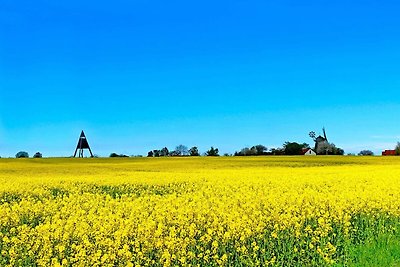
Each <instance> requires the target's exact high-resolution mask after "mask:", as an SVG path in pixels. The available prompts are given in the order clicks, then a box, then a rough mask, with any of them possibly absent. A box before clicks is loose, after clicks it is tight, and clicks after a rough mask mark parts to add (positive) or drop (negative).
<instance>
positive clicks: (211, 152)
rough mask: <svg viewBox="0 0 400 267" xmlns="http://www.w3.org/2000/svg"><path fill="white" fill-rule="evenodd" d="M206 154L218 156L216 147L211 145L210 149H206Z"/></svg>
mask: <svg viewBox="0 0 400 267" xmlns="http://www.w3.org/2000/svg"><path fill="white" fill-rule="evenodd" d="M206 156H208V157H218V156H219V150H218V148H214V147H211V148H210V150H207V152H206Z"/></svg>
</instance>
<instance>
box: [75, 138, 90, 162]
mask: <svg viewBox="0 0 400 267" xmlns="http://www.w3.org/2000/svg"><path fill="white" fill-rule="evenodd" d="M84 149H88V150H89V153H90V156H91V157H92V158H93V153H92V150H91V149H90V146H89V142H88V141H87V138H86V136H85V133H84V132H83V131H82V132H81V135H80V137H79V140H78V145H77V146H76V149H75V153H74V158H75V157H76V153H77V152H79V153H78V157H79V158H83V150H84Z"/></svg>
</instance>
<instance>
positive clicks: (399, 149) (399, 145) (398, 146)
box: [394, 142, 400, 156]
mask: <svg viewBox="0 0 400 267" xmlns="http://www.w3.org/2000/svg"><path fill="white" fill-rule="evenodd" d="M394 150H395V151H396V155H397V156H399V155H400V142H397V144H396V147H395V149H394Z"/></svg>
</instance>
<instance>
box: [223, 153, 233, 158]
mask: <svg viewBox="0 0 400 267" xmlns="http://www.w3.org/2000/svg"><path fill="white" fill-rule="evenodd" d="M231 156H232V155H231V154H229V153H224V157H231Z"/></svg>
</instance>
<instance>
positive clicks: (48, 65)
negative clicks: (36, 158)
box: [0, 0, 400, 157]
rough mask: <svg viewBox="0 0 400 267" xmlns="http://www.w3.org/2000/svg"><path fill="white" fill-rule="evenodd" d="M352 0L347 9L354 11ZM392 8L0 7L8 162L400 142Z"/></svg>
mask: <svg viewBox="0 0 400 267" xmlns="http://www.w3.org/2000/svg"><path fill="white" fill-rule="evenodd" d="M350 2H351V3H350ZM399 10H400V3H399V2H398V1H385V0H383V1H378V0H376V1H368V0H364V1H361V0H355V1H342V0H339V1H323V0H322V1H321V0H318V1H295V0H292V1H285V0H282V1H261V0H260V1H207V0H205V1H144V0H143V1H128V0H127V1H120V0H115V1H75V0H71V1H52V0H47V1H45V0H38V1H18V0H3V1H1V3H0V93H1V94H0V156H2V157H6V156H14V155H15V153H16V152H18V151H20V150H25V151H28V152H29V153H30V154H33V153H35V152H36V151H41V152H42V153H43V154H44V156H68V155H71V154H72V153H73V151H74V148H75V145H76V142H77V138H78V136H79V133H80V131H81V130H82V129H84V130H85V132H86V134H87V137H88V140H89V143H90V144H91V146H92V149H93V151H94V153H96V154H99V155H102V156H107V155H109V153H110V152H117V153H125V154H129V155H132V154H146V152H147V151H148V150H150V149H156V148H161V147H164V146H167V147H169V148H170V149H173V148H174V147H175V146H176V145H178V144H181V143H182V144H185V145H187V146H193V145H197V146H199V148H200V150H201V151H202V152H204V151H205V150H206V149H207V148H209V147H210V146H217V147H219V148H220V151H221V152H222V153H224V152H229V153H233V152H234V151H235V150H239V149H240V148H242V147H244V146H251V145H255V144H259V143H261V144H264V145H266V146H268V147H276V146H280V145H281V144H282V143H283V142H284V141H298V142H308V143H311V139H310V138H309V137H308V132H309V131H310V130H314V131H316V132H317V133H318V132H320V131H321V128H322V127H323V126H325V127H326V129H327V134H328V137H329V139H330V141H332V142H333V143H335V144H336V145H337V146H339V147H342V148H344V149H345V151H346V152H358V151H360V150H361V149H371V150H373V151H375V152H379V151H380V150H381V149H385V148H393V147H394V146H395V143H396V141H398V140H400V123H399V117H400V99H399V96H400V90H399V89H400V74H399V73H400V63H399V62H400V49H399V47H400V16H399V13H398V12H399Z"/></svg>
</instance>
